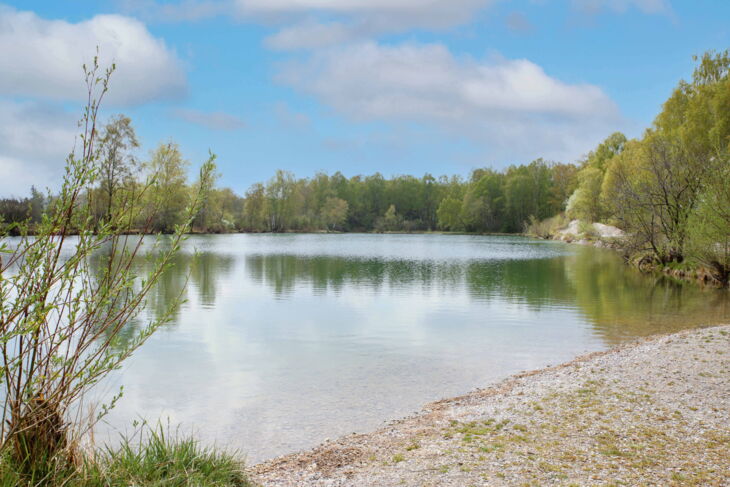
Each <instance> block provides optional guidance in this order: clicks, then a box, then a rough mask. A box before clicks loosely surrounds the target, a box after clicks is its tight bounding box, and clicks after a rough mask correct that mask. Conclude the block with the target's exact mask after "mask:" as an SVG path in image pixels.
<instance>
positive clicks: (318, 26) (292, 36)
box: [264, 19, 366, 50]
mask: <svg viewBox="0 0 730 487" xmlns="http://www.w3.org/2000/svg"><path fill="white" fill-rule="evenodd" d="M362 34H366V30H365V29H362V28H358V27H356V26H352V25H347V24H343V23H341V22H328V23H320V22H317V21H315V20H312V19H310V20H306V21H304V22H301V23H299V24H295V25H293V26H291V27H285V28H283V29H281V30H280V31H279V32H277V33H276V34H273V35H271V36H269V37H267V38H266V39H265V41H264V43H265V44H266V46H267V47H269V48H271V49H277V50H298V49H317V48H322V47H327V46H334V45H336V44H342V43H345V42H349V41H352V40H354V39H357V38H359V37H362Z"/></svg>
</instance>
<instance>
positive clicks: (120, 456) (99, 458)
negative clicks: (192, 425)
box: [0, 425, 251, 487]
mask: <svg viewBox="0 0 730 487" xmlns="http://www.w3.org/2000/svg"><path fill="white" fill-rule="evenodd" d="M121 440H122V441H121V442H120V445H119V446H116V447H105V448H103V449H102V450H100V451H98V452H96V453H95V454H94V455H90V456H86V457H84V458H83V459H81V460H80V461H79V462H77V463H78V465H64V466H63V467H62V468H59V469H58V470H56V471H54V472H52V473H51V475H49V477H48V478H47V480H46V482H45V483H46V484H47V485H65V486H68V487H107V486H112V485H114V486H115V485H120V486H122V485H124V486H126V485H139V486H156V487H185V486H189V485H195V486H201V487H248V486H250V485H251V484H250V483H249V482H248V480H247V478H246V475H245V473H244V469H243V464H242V462H240V461H239V460H238V459H237V458H236V456H235V455H232V454H228V453H225V452H221V451H217V450H214V449H211V448H205V447H202V446H201V445H200V444H199V443H198V442H197V441H196V440H195V439H193V438H190V437H179V436H177V435H171V434H170V432H169V431H167V430H166V429H165V427H163V426H162V425H159V426H157V428H154V429H153V428H151V427H149V426H147V425H143V427H142V429H140V431H139V433H138V436H134V437H122V439H121ZM0 485H7V486H10V485H13V486H19V487H20V486H23V485H27V486H28V487H31V486H34V485H37V482H35V481H34V480H33V479H28V478H27V477H23V476H21V475H19V473H18V472H17V471H16V470H14V469H13V468H12V462H11V461H9V459H8V458H7V457H5V458H0Z"/></svg>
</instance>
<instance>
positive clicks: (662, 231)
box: [566, 50, 730, 283]
mask: <svg viewBox="0 0 730 487" xmlns="http://www.w3.org/2000/svg"><path fill="white" fill-rule="evenodd" d="M696 61H697V65H696V68H695V70H694V73H693V75H692V79H691V80H690V81H684V80H682V81H680V82H679V84H678V85H677V87H676V88H675V89H674V91H673V92H672V94H671V96H670V97H669V99H668V100H667V101H666V102H665V103H664V105H663V107H662V110H661V112H660V113H659V114H658V115H657V117H656V118H655V120H654V123H653V124H652V126H651V127H650V128H649V129H647V130H646V131H645V132H644V134H643V136H642V137H641V138H638V139H634V140H627V139H626V137H624V136H623V135H621V134H614V135H612V136H611V137H609V138H608V139H606V141H605V142H603V143H602V144H601V145H599V146H598V148H597V149H596V150H595V151H593V152H592V153H591V154H590V155H589V157H587V158H586V160H585V161H584V162H583V163H582V164H581V168H580V170H579V172H578V174H577V188H576V190H575V191H574V192H573V194H572V195H571V197H570V199H569V200H568V202H567V208H566V209H567V214H568V216H569V217H572V218H579V219H581V220H584V221H590V222H600V221H603V222H607V223H611V224H614V225H617V226H618V227H620V228H622V229H623V230H625V231H626V233H627V235H628V239H627V241H626V242H624V245H625V247H626V250H627V251H628V254H629V255H632V256H636V257H640V258H643V259H645V260H648V261H650V262H653V263H656V264H659V265H662V266H667V265H669V266H681V265H682V264H685V265H688V266H693V265H696V264H700V265H702V266H704V267H706V268H708V269H709V270H710V271H711V272H712V273H713V275H714V277H715V278H716V279H718V280H719V281H721V282H723V283H727V282H728V277H730V78H729V77H728V74H729V73H730V50H726V51H724V52H721V53H716V52H707V53H705V54H704V55H703V56H701V57H697V58H696Z"/></svg>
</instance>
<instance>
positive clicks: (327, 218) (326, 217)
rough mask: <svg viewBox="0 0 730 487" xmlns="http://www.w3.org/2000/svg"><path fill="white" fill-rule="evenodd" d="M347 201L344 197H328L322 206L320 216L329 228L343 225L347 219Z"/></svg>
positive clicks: (333, 228)
mask: <svg viewBox="0 0 730 487" xmlns="http://www.w3.org/2000/svg"><path fill="white" fill-rule="evenodd" d="M347 209H348V204H347V201H345V200H343V199H342V198H331V197H330V198H327V200H326V201H325V202H324V205H323V206H322V211H321V214H320V217H321V219H322V222H323V223H324V224H325V227H326V228H327V229H328V230H335V229H337V228H338V227H341V226H342V224H343V223H345V221H346V220H347Z"/></svg>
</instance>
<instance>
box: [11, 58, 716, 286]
mask: <svg viewBox="0 0 730 487" xmlns="http://www.w3.org/2000/svg"><path fill="white" fill-rule="evenodd" d="M696 60H697V66H696V69H695V71H694V74H693V76H692V79H691V80H690V81H684V80H682V81H680V82H679V84H678V85H677V87H676V88H675V90H674V92H673V93H672V94H671V96H670V97H669V99H668V100H667V101H666V102H665V103H664V105H663V107H662V110H661V112H660V113H659V114H658V115H657V117H656V119H655V120H654V123H653V124H652V126H651V127H650V128H649V129H647V130H646V131H645V133H644V134H643V136H642V137H641V138H640V139H634V140H628V139H627V138H626V137H625V136H624V135H623V134H621V133H614V134H612V135H610V136H609V137H607V138H606V140H605V141H603V142H602V143H601V144H599V145H598V146H597V147H596V148H595V149H594V150H593V151H591V152H589V153H588V154H587V155H586V156H585V157H584V158H582V159H581V160H579V161H576V162H575V163H569V164H566V163H560V162H553V161H546V160H543V159H537V160H535V161H532V162H530V163H528V164H523V165H513V166H510V167H508V168H506V169H504V170H494V169H489V168H484V169H475V170H473V171H472V172H471V174H470V175H469V176H468V177H467V178H466V179H464V178H462V177H460V176H437V177H434V176H432V175H431V174H425V175H424V176H422V177H416V176H409V175H402V176H394V177H391V178H385V177H383V176H382V175H381V174H379V173H376V174H373V175H369V176H354V177H350V178H348V177H345V176H344V175H342V174H341V173H339V172H336V173H334V174H325V173H317V174H315V175H314V176H312V177H309V178H303V179H301V178H297V177H296V176H295V175H294V174H292V173H290V172H287V171H281V170H279V171H276V173H275V174H274V175H273V177H272V178H271V179H270V180H269V181H268V182H266V183H257V184H254V185H253V186H251V188H250V189H249V190H248V191H247V192H246V194H244V195H242V196H241V195H237V194H235V193H234V192H233V191H232V190H231V189H229V188H214V189H213V190H212V192H210V194H209V196H208V198H207V200H206V201H205V204H204V205H203V208H202V211H200V213H199V214H198V216H197V217H196V219H195V222H194V224H193V231H195V232H210V233H221V232H288V231H301V232H306V231H344V232H356V231H361V232H371V231H377V232H414V231H433V230H442V231H454V232H477V233H484V232H505V233H521V232H525V231H526V230H529V231H530V232H531V233H533V234H537V235H539V236H543V237H549V236H551V234H552V233H553V232H554V230H555V228H556V227H557V226H559V225H564V224H565V223H566V220H567V219H579V220H582V221H584V222H605V223H610V224H614V225H617V226H619V227H620V228H622V229H623V230H625V231H626V232H627V233H628V235H629V237H630V238H629V240H627V241H626V242H625V244H624V245H625V246H626V247H627V249H629V250H630V252H631V253H633V254H634V255H648V256H650V258H651V259H653V260H654V261H656V262H658V263H661V264H666V263H672V262H675V263H681V262H683V261H684V260H685V258H686V257H688V256H689V257H691V258H692V259H693V260H694V261H699V262H701V263H702V264H703V265H705V266H707V267H709V268H711V269H713V272H714V273H715V274H716V277H717V278H718V279H720V280H722V281H723V282H727V281H728V277H729V276H730V77H729V76H728V73H729V72H730V51H724V52H722V53H715V52H708V53H706V54H704V55H703V56H701V57H698V58H697V59H696ZM138 145H139V144H138V142H137V138H136V135H135V131H134V128H133V127H132V123H131V120H130V119H129V118H127V117H125V116H123V115H119V116H116V117H113V118H112V119H111V120H110V121H109V123H108V124H107V125H106V126H105V127H104V129H103V132H102V133H101V136H100V139H99V144H98V146H97V148H96V150H97V155H96V161H97V164H98V168H97V170H98V171H99V181H100V183H99V184H98V185H96V186H95V187H93V188H88V189H87V191H86V193H85V197H86V198H88V202H89V203H90V204H91V206H92V207H93V208H94V211H93V218H96V219H97V220H98V221H99V222H100V223H102V222H104V221H105V220H106V219H107V218H108V216H109V215H111V214H112V213H113V211H114V208H115V207H116V205H120V202H122V201H126V202H128V201H130V200H132V201H134V202H135V204H136V205H141V206H142V210H145V209H147V208H149V211H148V212H145V211H142V212H141V213H140V215H142V217H143V218H144V215H145V214H149V215H153V216H150V218H151V219H152V225H146V226H144V227H145V228H148V227H151V228H152V229H153V230H154V231H156V232H163V233H164V232H171V231H173V230H174V228H175V226H176V225H178V224H179V223H180V222H181V221H182V218H183V215H184V210H185V208H186V206H187V205H188V204H189V200H190V195H191V194H192V193H194V192H195V189H196V188H197V185H198V183H197V182H195V181H193V182H190V181H188V180H187V176H186V175H187V173H188V162H187V161H186V160H185V158H184V157H183V155H182V154H181V153H180V149H179V147H178V146H177V145H176V144H175V143H172V142H170V143H165V144H161V145H160V146H159V147H158V148H157V149H156V150H155V151H153V152H152V153H151V155H150V158H149V160H148V161H140V160H137V159H136V158H135V157H133V155H132V154H133V153H134V152H135V149H137V147H138ZM149 174H154V175H155V176H154V178H153V179H152V183H151V184H149V183H147V184H145V185H144V187H143V184H142V183H141V182H140V181H142V180H143V179H144V177H145V176H146V175H149ZM52 199H53V196H52V195H45V194H42V193H41V192H39V191H38V190H36V189H35V188H33V189H31V194H30V196H29V197H27V198H22V199H17V198H6V199H3V200H0V217H1V218H2V219H3V227H4V228H5V229H6V231H7V232H12V231H13V228H15V227H16V226H17V227H22V225H18V223H20V222H26V221H30V222H37V221H39V220H40V219H41V218H42V215H43V210H44V208H45V207H46V206H47V205H48V204H49V202H50V201H51V200H52ZM131 227H134V223H132V225H131ZM142 227H143V226H142V225H140V228H142ZM31 228H32V225H31Z"/></svg>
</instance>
